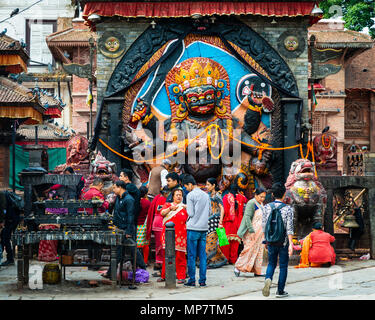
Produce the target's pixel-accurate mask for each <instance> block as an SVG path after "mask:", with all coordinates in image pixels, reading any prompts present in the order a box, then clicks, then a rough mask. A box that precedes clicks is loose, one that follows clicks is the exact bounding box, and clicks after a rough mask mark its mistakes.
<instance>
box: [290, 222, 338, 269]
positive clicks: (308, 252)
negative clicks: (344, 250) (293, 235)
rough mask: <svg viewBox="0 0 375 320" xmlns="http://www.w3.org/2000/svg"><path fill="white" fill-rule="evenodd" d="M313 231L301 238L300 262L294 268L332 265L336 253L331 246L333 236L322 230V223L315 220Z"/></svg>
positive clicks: (333, 239)
mask: <svg viewBox="0 0 375 320" xmlns="http://www.w3.org/2000/svg"><path fill="white" fill-rule="evenodd" d="M312 229H313V231H312V232H311V233H310V234H309V235H307V236H306V238H305V239H304V240H303V245H302V252H301V262H300V264H299V265H298V266H296V268H308V267H309V266H310V267H322V266H323V265H330V266H333V265H334V264H335V261H336V254H335V251H334V250H333V247H332V246H331V243H332V242H334V241H335V237H334V236H332V235H330V234H329V233H327V232H324V231H323V230H322V224H321V223H320V222H315V223H314V224H313V226H312Z"/></svg>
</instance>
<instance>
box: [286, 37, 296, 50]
mask: <svg viewBox="0 0 375 320" xmlns="http://www.w3.org/2000/svg"><path fill="white" fill-rule="evenodd" d="M284 45H285V48H286V49H287V50H289V51H295V50H296V49H297V48H298V39H297V37H294V36H289V37H286V38H285V40H284Z"/></svg>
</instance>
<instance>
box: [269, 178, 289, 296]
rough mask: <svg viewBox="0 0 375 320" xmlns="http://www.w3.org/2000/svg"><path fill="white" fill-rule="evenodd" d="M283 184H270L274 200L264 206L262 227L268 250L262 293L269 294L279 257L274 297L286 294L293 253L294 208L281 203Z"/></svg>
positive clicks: (283, 192) (283, 191)
mask: <svg viewBox="0 0 375 320" xmlns="http://www.w3.org/2000/svg"><path fill="white" fill-rule="evenodd" d="M285 191H286V189H285V186H284V185H283V184H281V183H275V184H273V186H272V195H273V196H274V198H275V201H273V202H271V203H269V204H267V205H266V206H265V207H264V213H263V219H262V228H263V232H264V237H265V243H266V248H267V250H268V266H267V271H266V277H265V282H264V288H263V291H262V293H263V295H264V296H265V297H268V296H269V295H270V287H271V284H272V278H273V274H274V272H275V269H276V265H277V258H279V268H280V273H279V281H278V284H277V292H276V298H283V297H286V296H288V293H287V292H286V291H284V288H285V283H286V278H287V275H288V262H289V256H291V255H292V253H293V243H292V237H293V234H294V230H293V219H294V210H293V207H291V206H289V205H286V204H285V203H283V199H284V195H285Z"/></svg>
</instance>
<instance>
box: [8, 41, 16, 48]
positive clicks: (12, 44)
mask: <svg viewBox="0 0 375 320" xmlns="http://www.w3.org/2000/svg"><path fill="white" fill-rule="evenodd" d="M15 45H16V41H13V42H12V43H11V44H9V45H8V48H13V47H14V46H15Z"/></svg>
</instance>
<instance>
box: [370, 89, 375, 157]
mask: <svg viewBox="0 0 375 320" xmlns="http://www.w3.org/2000/svg"><path fill="white" fill-rule="evenodd" d="M369 138H370V152H375V92H371V93H370V137H369Z"/></svg>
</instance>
